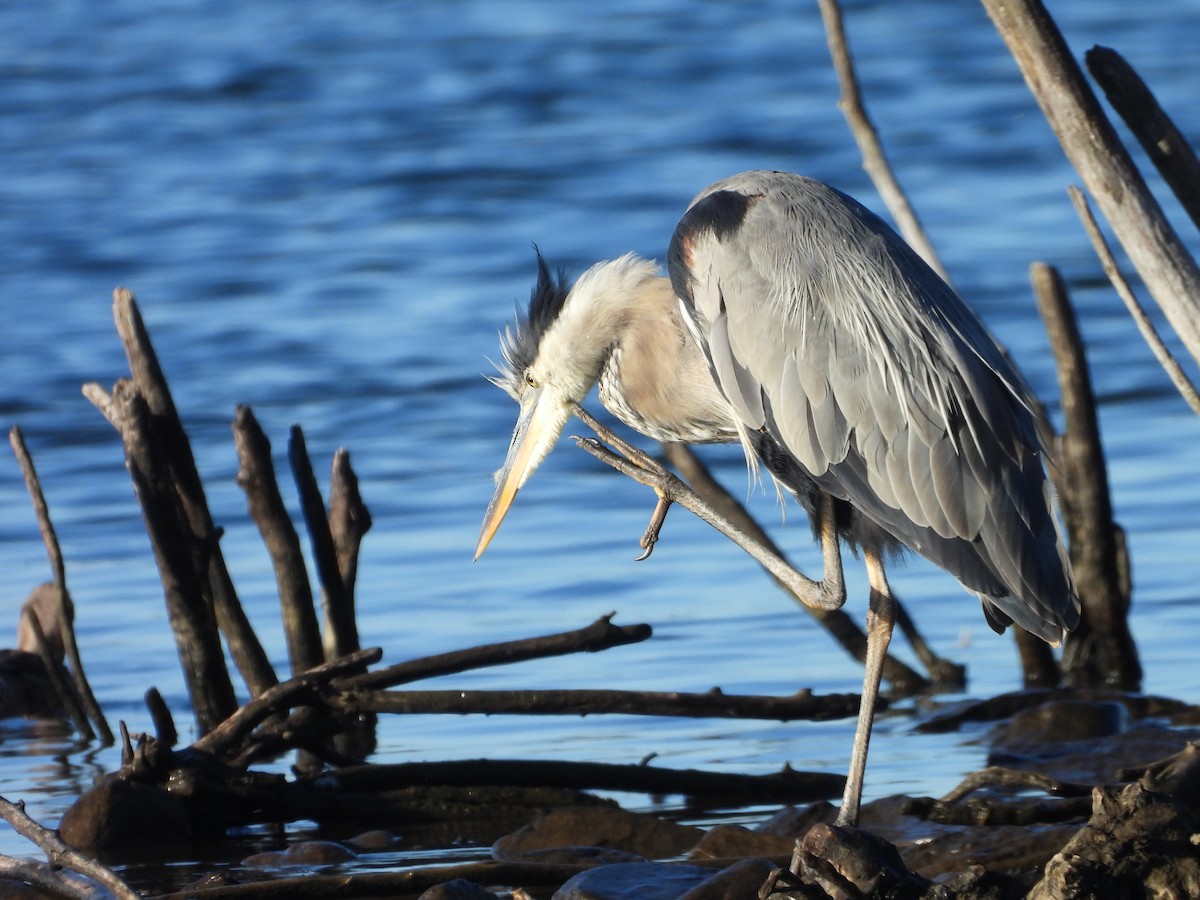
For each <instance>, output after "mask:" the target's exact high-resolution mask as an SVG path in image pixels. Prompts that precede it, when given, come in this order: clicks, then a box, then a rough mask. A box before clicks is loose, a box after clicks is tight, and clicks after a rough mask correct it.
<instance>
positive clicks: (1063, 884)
mask: <svg viewBox="0 0 1200 900" xmlns="http://www.w3.org/2000/svg"><path fill="white" fill-rule="evenodd" d="M1197 830H1198V829H1197V823H1196V820H1195V819H1193V818H1192V817H1191V816H1190V815H1189V814H1188V812H1187V811H1186V810H1185V809H1184V808H1183V806H1182V805H1181V804H1180V803H1178V802H1177V801H1176V800H1174V799H1173V798H1171V797H1168V796H1166V795H1164V794H1155V793H1151V792H1150V791H1147V790H1146V789H1145V788H1143V787H1141V785H1137V784H1130V785H1125V786H1123V787H1097V788H1095V789H1094V790H1093V791H1092V817H1091V819H1090V820H1088V823H1087V824H1086V825H1085V826H1084V827H1083V828H1081V829H1080V830H1079V832H1078V833H1077V834H1076V835H1075V837H1073V838H1072V839H1071V840H1070V841H1069V842H1068V843H1067V845H1066V846H1065V847H1063V849H1062V850H1061V851H1060V852H1059V853H1058V854H1056V855H1055V856H1054V858H1053V859H1051V860H1050V862H1049V863H1048V864H1047V865H1046V874H1045V877H1044V878H1042V880H1041V881H1039V882H1038V883H1037V884H1036V885H1035V886H1034V888H1033V890H1032V891H1031V892H1030V894H1029V897H1030V900H1067V898H1071V900H1077V898H1078V900H1082V898H1087V897H1105V898H1113V900H1121V898H1134V897H1138V898H1141V897H1155V898H1160V897H1161V898H1164V900H1165V898H1175V897H1200V847H1198V846H1197V843H1196V838H1195V836H1196V834H1197Z"/></svg>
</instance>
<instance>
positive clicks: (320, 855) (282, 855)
mask: <svg viewBox="0 0 1200 900" xmlns="http://www.w3.org/2000/svg"><path fill="white" fill-rule="evenodd" d="M357 857H358V854H356V853H355V852H354V851H353V850H351V849H350V848H349V847H346V846H344V845H342V844H338V843H335V842H333V841H298V842H297V843H295V844H292V845H290V846H289V847H288V848H287V849H286V850H268V851H266V852H264V853H255V854H253V855H251V856H247V857H246V858H245V859H243V860H242V865H243V866H248V867H250V868H255V869H272V868H283V867H290V866H303V867H320V866H335V865H337V864H338V863H344V862H349V861H350V860H352V859H357Z"/></svg>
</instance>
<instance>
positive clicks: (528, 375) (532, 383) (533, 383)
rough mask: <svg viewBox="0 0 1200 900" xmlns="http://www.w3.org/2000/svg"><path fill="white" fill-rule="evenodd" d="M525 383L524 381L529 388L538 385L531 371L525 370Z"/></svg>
mask: <svg viewBox="0 0 1200 900" xmlns="http://www.w3.org/2000/svg"><path fill="white" fill-rule="evenodd" d="M525 383H526V384H527V385H529V386H530V387H531V388H535V387H537V386H538V381H537V379H536V378H534V377H533V373H532V372H526V373H525Z"/></svg>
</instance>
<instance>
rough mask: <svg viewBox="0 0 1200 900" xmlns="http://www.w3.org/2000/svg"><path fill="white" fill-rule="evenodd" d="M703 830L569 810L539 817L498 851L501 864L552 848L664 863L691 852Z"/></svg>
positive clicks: (609, 811)
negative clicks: (599, 850)
mask: <svg viewBox="0 0 1200 900" xmlns="http://www.w3.org/2000/svg"><path fill="white" fill-rule="evenodd" d="M703 834H704V832H703V831H702V830H701V829H699V828H692V827H689V826H686V825H676V824H675V823H673V822H667V821H664V820H662V819H659V818H657V817H655V816H649V815H645V814H641V813H633V812H629V811H627V810H623V809H617V808H606V807H566V808H563V809H555V810H551V811H550V812H548V813H546V814H545V815H542V816H538V818H536V819H534V820H533V821H532V822H530V823H529V824H528V825H526V826H524V827H523V828H520V829H518V830H517V831H514V832H513V833H512V834H508V835H505V836H504V837H502V838H500V839H499V840H498V841H496V842H495V843H494V844H493V845H492V855H493V856H495V857H496V858H497V859H516V858H519V857H521V856H522V854H525V853H529V852H530V851H533V850H544V849H546V848H547V847H574V846H581V845H582V846H592V847H609V848H612V849H615V850H624V851H627V852H629V853H636V854H638V855H639V856H642V857H644V858H646V859H662V858H665V857H670V856H678V855H679V854H681V853H684V852H686V851H687V850H688V849H690V848H691V847H692V846H694V845H695V844H696V842H697V841H699V840H700V838H701V837H702V836H703Z"/></svg>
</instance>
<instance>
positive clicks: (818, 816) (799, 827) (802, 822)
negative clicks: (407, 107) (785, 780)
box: [754, 800, 838, 839]
mask: <svg viewBox="0 0 1200 900" xmlns="http://www.w3.org/2000/svg"><path fill="white" fill-rule="evenodd" d="M837 813H838V811H837V807H836V806H834V805H833V804H832V803H830V802H829V801H828V800H818V801H817V802H816V803H810V804H808V806H801V807H799V808H797V807H794V806H785V807H784V808H783V809H781V810H780V811H779V812H777V813H775V815H773V816H771V818H769V819H767V821H765V822H763V823H762V824H761V825H759V826H758V827H757V828H755V829H754V830H755V831H760V832H762V833H763V834H776V835H779V836H780V837H787V838H792V839H795V838H798V837H800V836H801V835H804V834H807V833H808V829H810V828H812V827H813V826H814V825H818V824H825V825H831V824H833V820H834V819H836V818H837Z"/></svg>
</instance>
